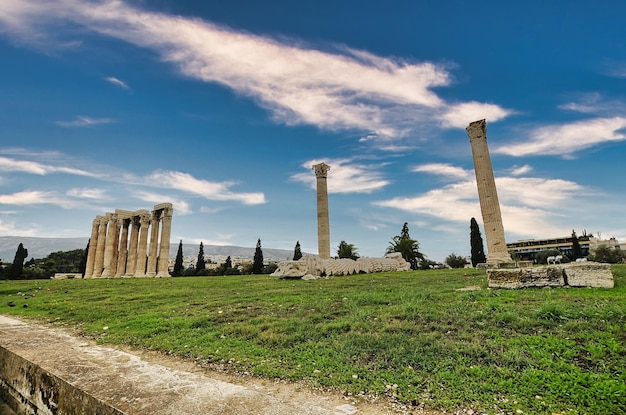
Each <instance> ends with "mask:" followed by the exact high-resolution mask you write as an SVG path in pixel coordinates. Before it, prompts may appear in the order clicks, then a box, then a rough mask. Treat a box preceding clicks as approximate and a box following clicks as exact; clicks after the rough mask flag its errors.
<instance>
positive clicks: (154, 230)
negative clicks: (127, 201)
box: [146, 210, 161, 277]
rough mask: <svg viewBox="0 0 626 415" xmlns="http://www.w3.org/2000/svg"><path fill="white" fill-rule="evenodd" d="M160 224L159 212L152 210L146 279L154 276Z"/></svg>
mask: <svg viewBox="0 0 626 415" xmlns="http://www.w3.org/2000/svg"><path fill="white" fill-rule="evenodd" d="M160 222H161V211H158V210H153V211H152V217H151V218H150V227H151V233H150V253H149V254H148V272H147V273H146V277H154V276H156V264H157V255H158V254H159V250H158V245H159V223H160Z"/></svg>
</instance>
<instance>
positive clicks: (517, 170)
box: [509, 164, 533, 176]
mask: <svg viewBox="0 0 626 415" xmlns="http://www.w3.org/2000/svg"><path fill="white" fill-rule="evenodd" d="M531 171H533V168H532V166H530V165H528V164H524V165H523V166H513V167H512V168H511V169H510V170H509V172H510V174H511V175H513V176H522V175H524V174H526V173H530V172H531Z"/></svg>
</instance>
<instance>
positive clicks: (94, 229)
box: [85, 216, 102, 278]
mask: <svg viewBox="0 0 626 415" xmlns="http://www.w3.org/2000/svg"><path fill="white" fill-rule="evenodd" d="M101 217H102V216H96V218H95V219H94V220H93V223H92V225H91V237H90V238H89V250H88V251H87V263H86V264H85V278H91V276H92V275H93V265H94V263H95V262H96V248H97V247H98V230H99V228H100V218H101Z"/></svg>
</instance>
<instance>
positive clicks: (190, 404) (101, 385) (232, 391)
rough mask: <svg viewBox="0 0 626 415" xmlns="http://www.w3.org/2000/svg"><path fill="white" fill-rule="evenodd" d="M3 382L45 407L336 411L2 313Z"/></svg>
mask: <svg viewBox="0 0 626 415" xmlns="http://www.w3.org/2000/svg"><path fill="white" fill-rule="evenodd" d="M194 371H195V369H194ZM2 390H8V391H9V393H10V396H1V397H0V401H1V400H6V401H7V402H8V403H9V405H10V406H11V405H13V406H14V407H15V408H14V409H15V410H16V411H17V412H19V413H26V414H39V415H96V414H98V415H125V414H127V415H155V414H159V415H199V414H202V415H240V414H255V415H256V414H258V415H336V414H337V410H336V409H333V406H337V405H336V404H335V405H331V404H330V401H325V402H324V403H323V405H321V403H322V402H321V401H319V402H316V403H310V404H309V403H308V402H306V403H305V402H293V401H291V400H285V399H283V398H279V397H276V396H274V395H272V394H269V393H265V392H264V390H263V389H259V388H254V389H253V388H248V387H245V386H241V385H235V384H232V383H229V382H224V381H220V380H216V379H212V378H209V377H207V376H203V375H202V374H200V373H192V372H191V371H186V370H180V369H177V368H170V367H166V366H163V365H160V364H155V363H151V362H149V361H147V360H144V359H142V358H140V357H139V356H136V355H134V354H129V353H126V352H122V351H119V350H116V349H112V348H109V347H102V346H96V345H92V344H90V343H88V342H86V341H85V340H84V339H78V338H75V337H72V336H69V335H67V334H66V333H64V332H61V331H58V330H52V329H49V328H46V327H43V326H38V325H36V324H33V323H28V324H26V323H23V322H20V321H18V320H15V319H12V318H8V317H5V316H2V315H0V391H2ZM7 398H9V399H7Z"/></svg>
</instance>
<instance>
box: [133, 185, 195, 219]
mask: <svg viewBox="0 0 626 415" xmlns="http://www.w3.org/2000/svg"><path fill="white" fill-rule="evenodd" d="M134 196H135V197H136V198H137V199H140V200H144V201H146V202H150V203H154V204H156V203H163V201H164V200H167V201H168V202H170V203H171V204H172V206H173V207H174V212H176V215H189V214H190V213H192V211H191V206H190V205H189V202H187V201H185V200H183V199H181V198H178V197H173V196H172V195H169V194H168V195H165V194H160V193H154V192H148V191H145V190H140V191H137V192H135V194H134Z"/></svg>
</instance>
